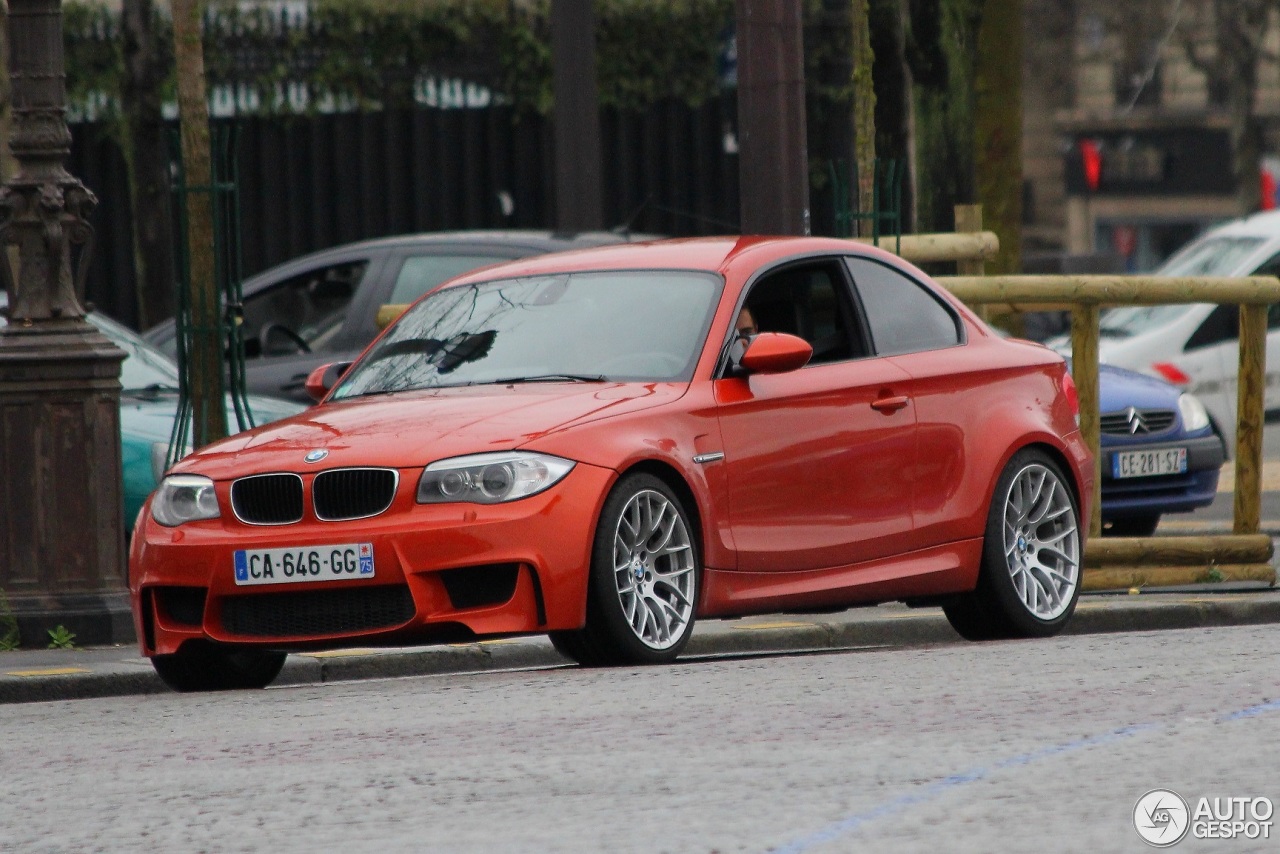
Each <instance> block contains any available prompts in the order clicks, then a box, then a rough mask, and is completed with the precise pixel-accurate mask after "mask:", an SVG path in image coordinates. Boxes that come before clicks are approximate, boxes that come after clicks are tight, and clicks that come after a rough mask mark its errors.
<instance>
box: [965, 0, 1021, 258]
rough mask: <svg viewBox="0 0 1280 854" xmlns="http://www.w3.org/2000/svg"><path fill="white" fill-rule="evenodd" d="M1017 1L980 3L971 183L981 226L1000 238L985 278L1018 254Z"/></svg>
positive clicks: (1019, 82)
mask: <svg viewBox="0 0 1280 854" xmlns="http://www.w3.org/2000/svg"><path fill="white" fill-rule="evenodd" d="M1022 29H1023V21H1022V0H986V2H985V3H983V7H982V22H981V24H980V25H979V27H978V50H977V61H976V63H975V74H974V89H975V95H976V98H975V102H974V121H973V126H974V146H973V147H974V179H975V184H976V185H977V191H978V203H979V204H981V205H982V213H983V220H984V222H985V223H986V227H987V228H989V229H990V230H992V231H994V232H995V233H996V236H997V237H999V239H1000V254H999V255H997V256H996V257H995V259H994V260H993V261H992V262H991V264H990V266H989V267H988V272H990V273H996V274H999V273H1014V272H1017V271H1018V270H1019V268H1020V266H1021V255H1022Z"/></svg>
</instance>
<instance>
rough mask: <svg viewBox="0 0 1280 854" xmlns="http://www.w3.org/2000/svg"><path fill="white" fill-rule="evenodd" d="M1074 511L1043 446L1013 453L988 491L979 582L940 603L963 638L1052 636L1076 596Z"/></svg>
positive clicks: (1072, 501) (1070, 494)
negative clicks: (989, 491) (962, 592)
mask: <svg viewBox="0 0 1280 854" xmlns="http://www.w3.org/2000/svg"><path fill="white" fill-rule="evenodd" d="M1081 546H1082V543H1081V537H1080V510H1079V506H1078V504H1077V503H1076V497H1075V493H1074V492H1073V491H1072V489H1071V487H1070V486H1069V482H1068V481H1067V479H1066V477H1065V476H1064V475H1063V473H1062V470H1061V469H1060V468H1059V467H1058V464H1057V463H1056V462H1055V461H1054V460H1053V459H1051V458H1050V457H1049V455H1048V454H1046V453H1044V452H1043V451H1040V450H1037V449H1034V448H1027V449H1024V450H1022V451H1019V452H1018V453H1017V454H1015V455H1014V457H1013V459H1012V460H1010V461H1009V464H1008V465H1007V466H1006V467H1005V470H1004V472H1003V473H1001V475H1000V480H999V481H998V482H997V484H996V489H995V494H994V495H993V496H992V501H991V509H990V511H989V512H988V514H987V528H986V535H985V538H984V540H983V547H982V567H981V569H980V570H979V573H978V586H977V588H976V589H975V590H974V591H973V592H972V593H969V594H967V595H965V596H963V597H961V598H960V599H959V600H957V601H955V602H953V603H951V604H949V605H947V606H945V607H944V608H943V611H944V613H945V614H946V615H947V619H948V620H949V621H950V622H951V625H952V627H953V628H955V630H956V631H957V632H959V633H960V635H961V636H962V637H965V638H967V639H969V640H992V639H995V638H1011V637H1050V636H1052V635H1055V634H1057V633H1058V632H1060V631H1062V628H1063V627H1064V626H1065V625H1066V624H1067V621H1068V620H1070V619H1071V614H1072V613H1073V612H1074V611H1075V607H1076V602H1077V600H1078V599H1079V596H1080V566H1081V556H1082V548H1081Z"/></svg>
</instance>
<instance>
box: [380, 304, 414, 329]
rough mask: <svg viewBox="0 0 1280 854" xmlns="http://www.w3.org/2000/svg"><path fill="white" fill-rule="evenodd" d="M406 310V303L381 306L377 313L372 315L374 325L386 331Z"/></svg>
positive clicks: (407, 305)
mask: <svg viewBox="0 0 1280 854" xmlns="http://www.w3.org/2000/svg"><path fill="white" fill-rule="evenodd" d="M407 308H409V304H408V303H388V304H386V305H384V306H381V307H380V308H379V309H378V313H377V314H376V315H374V318H375V319H374V323H376V324H377V325H378V328H379V329H386V328H387V327H388V326H390V325H391V324H392V323H393V322H395V319H396V318H397V317H399V316H400V315H402V314H404V313H405V310H406V309H407Z"/></svg>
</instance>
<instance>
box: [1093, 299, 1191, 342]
mask: <svg viewBox="0 0 1280 854" xmlns="http://www.w3.org/2000/svg"><path fill="white" fill-rule="evenodd" d="M1190 308H1191V307H1190V306H1187V305H1129V306H1125V307H1124V308H1109V309H1106V310H1105V311H1103V312H1102V316H1101V318H1100V319H1099V320H1098V334H1099V335H1101V336H1102V337H1103V338H1130V337H1132V336H1134V335H1138V334H1140V333H1142V332H1146V331H1148V330H1150V329H1159V328H1160V327H1162V326H1165V325H1166V324H1169V323H1173V321H1175V320H1177V319H1178V318H1179V317H1181V316H1182V315H1184V314H1186V313H1187V311H1188V310H1189V309H1190Z"/></svg>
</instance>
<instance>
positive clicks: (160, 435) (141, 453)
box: [88, 313, 306, 533]
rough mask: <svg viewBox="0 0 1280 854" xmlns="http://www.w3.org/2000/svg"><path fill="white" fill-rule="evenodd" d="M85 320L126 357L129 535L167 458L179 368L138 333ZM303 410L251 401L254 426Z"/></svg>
mask: <svg viewBox="0 0 1280 854" xmlns="http://www.w3.org/2000/svg"><path fill="white" fill-rule="evenodd" d="M88 319H89V321H90V322H91V323H92V324H93V325H94V326H96V327H98V329H99V330H100V331H101V332H102V334H103V335H105V336H107V337H108V338H110V339H111V341H112V343H114V344H115V345H116V346H117V347H119V348H120V349H121V350H123V351H124V352H125V359H124V361H123V362H122V363H121V365H120V385H121V392H120V450H121V459H122V461H123V463H124V523H125V531H126V533H128V532H130V531H132V530H133V522H134V520H135V519H136V518H137V517H138V511H139V510H140V509H141V508H142V502H143V501H145V500H146V498H147V496H148V495H150V494H151V492H152V490H154V489H155V488H156V483H157V482H158V481H159V479H160V476H161V475H163V474H164V471H163V469H164V460H165V454H166V452H167V451H168V448H169V437H170V435H172V433H173V420H174V418H175V417H176V416H177V412H178V366H177V365H176V364H174V363H173V361H172V360H171V359H170V358H169V357H168V356H166V355H165V354H164V353H161V352H160V351H159V350H157V349H156V348H155V347H152V346H151V345H150V344H148V343H146V342H145V341H143V340H142V339H141V338H140V337H138V335H137V333H135V332H133V331H132V330H130V329H128V328H126V327H124V326H121V325H120V324H119V323H116V322H115V321H114V320H111V319H110V318H108V317H104V316H102V315H100V314H96V313H90V314H89V316H88ZM305 408H306V407H304V406H302V405H301V404H299V403H295V402H293V401H288V400H281V399H278V398H272V397H262V396H260V395H250V396H249V412H250V413H251V414H252V416H253V423H254V424H265V423H267V422H268V421H275V420H276V419H279V418H285V417H287V416H289V415H293V414H295V413H297V412H301V411H302V410H303V409H305ZM227 425H228V426H229V427H230V429H231V430H233V431H234V430H235V429H236V426H237V424H236V415H235V410H234V409H233V408H232V407H231V405H230V402H229V401H228V406H227Z"/></svg>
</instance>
